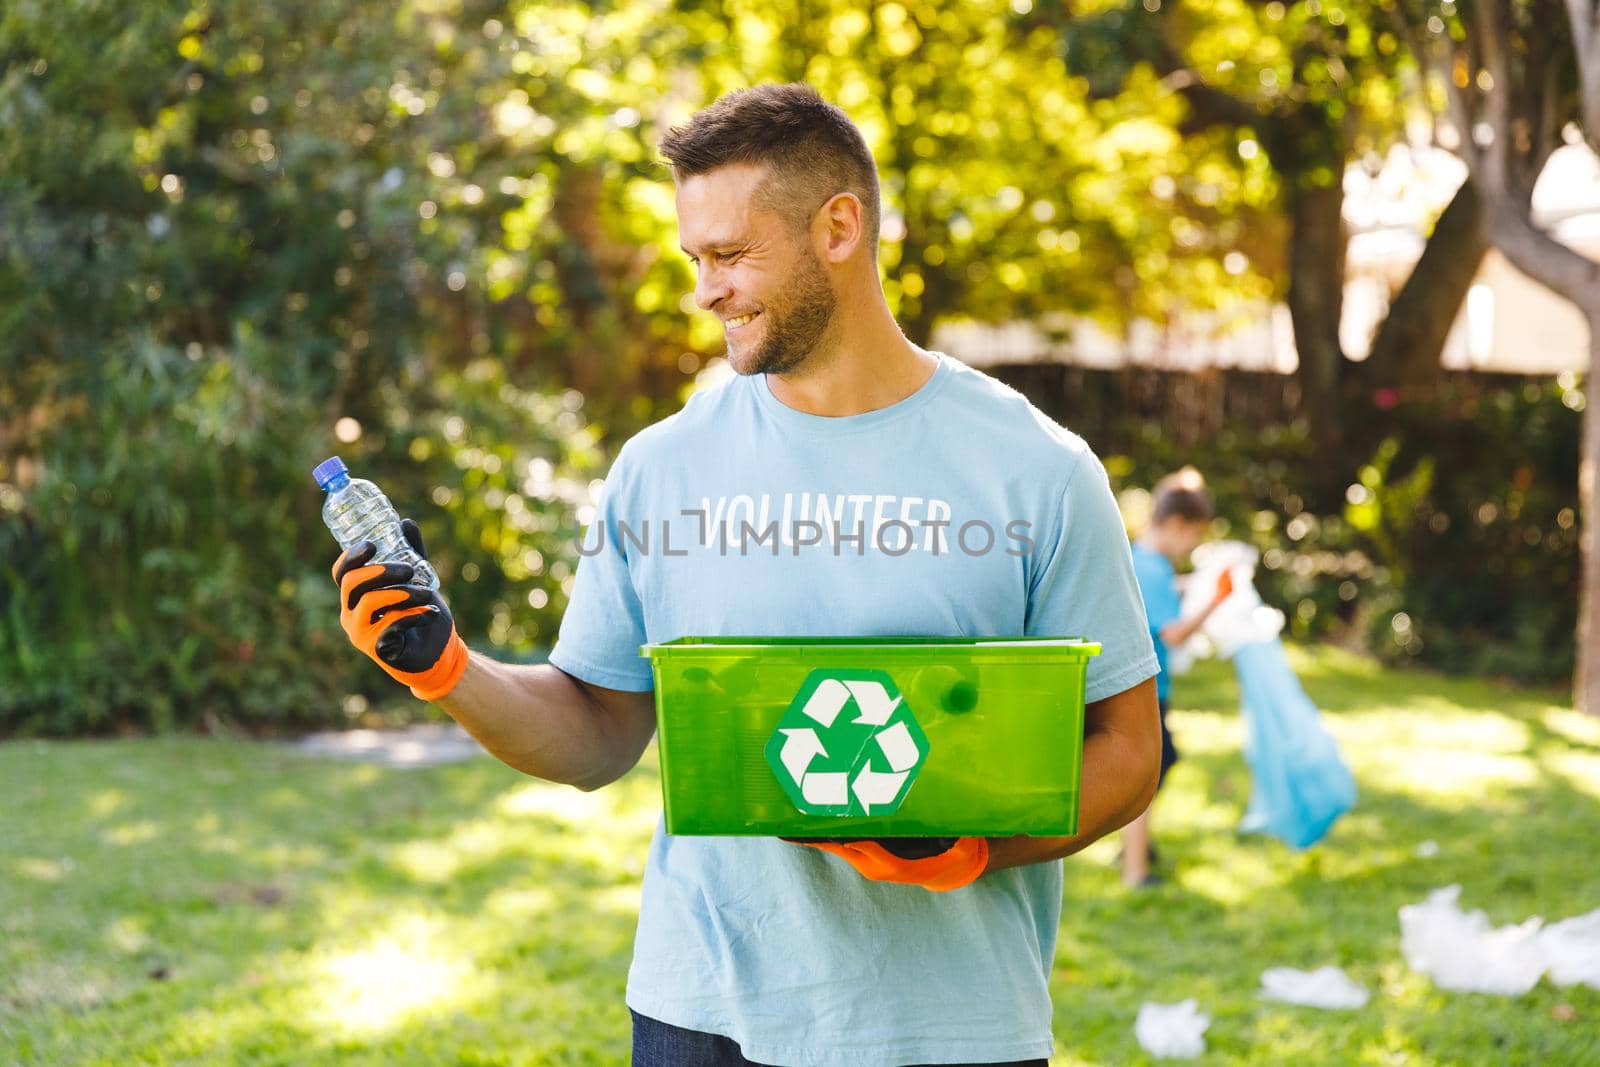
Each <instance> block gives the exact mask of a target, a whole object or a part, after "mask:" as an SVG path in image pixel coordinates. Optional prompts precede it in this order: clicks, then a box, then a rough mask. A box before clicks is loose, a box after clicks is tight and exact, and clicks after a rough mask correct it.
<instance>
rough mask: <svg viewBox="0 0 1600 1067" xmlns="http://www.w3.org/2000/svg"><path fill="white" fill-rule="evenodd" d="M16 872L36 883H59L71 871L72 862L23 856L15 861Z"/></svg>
mask: <svg viewBox="0 0 1600 1067" xmlns="http://www.w3.org/2000/svg"><path fill="white" fill-rule="evenodd" d="M14 866H15V867H16V871H17V873H18V874H19V875H21V876H22V877H24V878H31V879H33V880H34V881H36V882H59V881H60V880H61V879H62V878H64V877H66V875H67V872H68V871H70V870H72V868H73V862H72V861H71V860H70V859H66V858H62V859H58V860H50V859H42V858H40V857H37V856H24V857H22V858H21V859H19V860H17V861H16V863H15V865H14Z"/></svg>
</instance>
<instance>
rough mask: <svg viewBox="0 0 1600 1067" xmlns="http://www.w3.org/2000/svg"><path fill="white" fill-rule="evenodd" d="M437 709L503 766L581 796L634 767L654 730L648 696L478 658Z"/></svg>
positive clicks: (538, 667)
mask: <svg viewBox="0 0 1600 1067" xmlns="http://www.w3.org/2000/svg"><path fill="white" fill-rule="evenodd" d="M438 704H439V706H440V707H441V708H443V709H444V710H445V711H446V712H448V713H449V714H450V717H451V718H453V719H455V720H456V721H457V722H459V723H460V724H461V725H462V726H463V727H465V728H466V731H467V732H468V733H469V734H471V735H472V736H473V737H475V738H477V739H478V743H479V744H481V745H482V746H483V747H484V748H486V749H488V750H489V752H490V753H491V754H493V755H494V756H495V757H496V758H497V759H499V760H501V761H502V762H504V763H506V764H509V765H510V766H512V767H515V768H516V769H517V770H519V771H522V772H523V773H524V774H531V775H533V776H535V777H537V778H545V779H548V780H549V781H552V782H562V783H565V784H567V785H575V786H577V787H578V788H579V789H583V790H592V789H598V788H600V787H601V786H603V785H607V784H609V783H611V782H614V781H616V780H617V779H618V778H620V777H622V776H623V775H624V774H626V773H627V772H628V771H629V770H630V769H632V767H633V765H634V764H636V763H638V762H639V756H640V754H641V753H643V752H644V748H645V745H647V744H649V743H650V736H651V734H653V733H654V732H655V728H656V712H655V696H654V694H653V693H650V692H644V693H633V692H628V691H626V690H621V689H604V688H602V687H600V686H596V685H590V684H588V683H587V682H582V681H579V680H578V679H577V678H574V677H573V676H572V675H570V674H568V673H566V672H565V671H563V670H561V669H560V668H559V667H555V666H552V665H550V664H534V665H512V664H506V663H500V662H498V661H496V660H493V659H490V658H489V657H488V656H485V655H482V654H480V653H477V652H473V653H471V654H470V657H469V659H468V662H467V669H466V673H465V674H463V675H462V676H461V680H460V681H459V682H457V683H456V686H455V688H454V689H452V690H451V691H450V693H449V695H448V696H445V697H443V698H441V699H440V700H439V701H438Z"/></svg>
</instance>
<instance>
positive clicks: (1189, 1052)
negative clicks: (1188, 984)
mask: <svg viewBox="0 0 1600 1067" xmlns="http://www.w3.org/2000/svg"><path fill="white" fill-rule="evenodd" d="M1210 1025H1211V1016H1209V1015H1207V1014H1205V1013H1204V1012H1202V1011H1200V1010H1199V1002H1198V1001H1196V1000H1195V999H1194V998H1193V997H1190V998H1189V999H1188V1000H1183V1001H1179V1002H1178V1003H1176V1004H1155V1003H1151V1002H1150V1001H1145V1002H1144V1003H1143V1004H1141V1005H1139V1017H1138V1018H1137V1019H1135V1020H1134V1021H1133V1036H1134V1037H1136V1038H1138V1039H1139V1047H1140V1048H1142V1049H1144V1050H1145V1051H1146V1052H1148V1053H1150V1055H1152V1056H1159V1057H1163V1058H1165V1059H1174V1060H1192V1059H1194V1058H1195V1057H1196V1056H1198V1055H1200V1054H1201V1053H1203V1052H1204V1051H1205V1050H1206V1039H1205V1032H1206V1027H1208V1026H1210Z"/></svg>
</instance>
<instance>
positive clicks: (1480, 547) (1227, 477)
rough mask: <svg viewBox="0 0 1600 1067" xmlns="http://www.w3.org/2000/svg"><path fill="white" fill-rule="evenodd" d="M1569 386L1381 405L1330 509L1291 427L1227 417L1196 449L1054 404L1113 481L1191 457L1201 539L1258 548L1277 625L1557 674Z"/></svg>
mask: <svg viewBox="0 0 1600 1067" xmlns="http://www.w3.org/2000/svg"><path fill="white" fill-rule="evenodd" d="M1577 395H1578V393H1577V390H1576V388H1575V387H1574V385H1573V383H1572V382H1571V381H1570V380H1568V381H1565V382H1554V383H1544V384H1535V383H1532V382H1520V381H1516V380H1510V381H1507V382H1506V383H1505V384H1503V385H1493V384H1484V383H1483V382H1482V381H1479V382H1476V383H1472V382H1456V383H1451V384H1449V385H1447V386H1445V387H1443V388H1441V389H1440V390H1438V391H1437V393H1436V394H1435V395H1434V396H1433V397H1431V398H1429V399H1426V400H1416V401H1408V402H1401V403H1398V404H1396V405H1395V406H1393V407H1392V408H1390V409H1389V410H1387V411H1386V412H1385V418H1384V422H1383V426H1382V430H1383V433H1385V434H1386V435H1387V436H1385V437H1384V438H1383V439H1382V440H1381V441H1380V442H1379V443H1378V445H1377V446H1376V447H1375V449H1374V450H1373V452H1372V454H1371V456H1370V458H1369V459H1368V460H1367V462H1365V463H1363V464H1359V465H1358V469H1359V475H1358V478H1357V480H1356V481H1355V482H1353V483H1352V484H1351V485H1350V486H1349V487H1348V488H1347V489H1346V492H1345V504H1344V506H1343V508H1341V509H1338V510H1334V509H1333V508H1331V507H1330V508H1323V509H1320V510H1319V509H1317V508H1315V507H1313V506H1311V505H1310V504H1308V501H1307V500H1306V499H1305V497H1304V494H1305V493H1306V489H1305V486H1307V485H1308V484H1314V483H1315V482H1316V480H1317V478H1318V475H1319V473H1320V468H1321V467H1322V466H1324V465H1325V464H1326V457H1325V456H1323V455H1322V454H1321V453H1320V452H1318V451H1317V450H1316V449H1315V448H1313V447H1312V445H1311V442H1310V441H1309V439H1308V437H1307V436H1306V434H1305V432H1304V428H1303V426H1301V425H1298V424H1294V425H1289V426H1276V425H1266V426H1263V427H1260V428H1259V429H1255V430H1249V429H1243V428H1240V429H1229V430H1226V431H1224V432H1223V433H1222V434H1221V435H1219V436H1218V437H1217V438H1216V439H1215V440H1214V441H1212V442H1209V443H1208V444H1207V445H1205V446H1202V447H1199V448H1189V447H1183V446H1179V445H1177V444H1176V443H1175V442H1174V440H1173V439H1172V438H1171V437H1169V436H1167V435H1164V434H1162V433H1160V432H1159V429H1158V428H1157V427H1156V425H1155V423H1153V422H1150V421H1147V420H1137V419H1126V418H1122V417H1119V416H1115V415H1112V416H1109V417H1099V418H1097V417H1096V416H1095V415H1094V413H1093V412H1092V411H1091V410H1089V409H1088V408H1087V407H1085V408H1081V409H1079V410H1077V411H1058V414H1059V416H1060V417H1062V418H1063V419H1065V420H1066V422H1067V425H1069V426H1072V427H1073V428H1074V429H1076V430H1078V432H1080V433H1083V434H1084V436H1085V437H1087V438H1088V440H1089V441H1090V443H1091V444H1093V445H1095V447H1096V448H1098V449H1101V450H1102V452H1103V454H1105V455H1106V457H1107V459H1106V465H1107V469H1108V470H1109V471H1110V472H1111V474H1112V476H1113V481H1114V483H1115V484H1116V485H1117V486H1118V487H1119V488H1125V489H1133V488H1140V487H1144V488H1148V487H1149V486H1150V485H1151V484H1153V483H1154V481H1155V480H1156V479H1157V478H1159V477H1161V476H1162V475H1164V474H1166V473H1168V472H1169V471H1172V470H1175V469H1177V468H1178V467H1181V466H1184V465H1186V464H1192V465H1194V466H1196V467H1198V468H1199V469H1200V471H1201V472H1202V473H1203V474H1204V475H1205V476H1206V479H1207V484H1208V486H1209V488H1210V490H1211V492H1212V495H1213V497H1214V498H1215V501H1216V504H1217V509H1218V516H1219V517H1218V521H1217V523H1216V526H1215V533H1216V534H1217V535H1218V536H1225V537H1230V538H1235V539H1238V540H1243V541H1247V542H1249V543H1251V544H1253V545H1254V546H1255V547H1256V548H1258V549H1259V550H1260V551H1261V553H1262V562H1263V567H1262V569H1261V570H1260V571H1259V572H1258V587H1259V589H1260V591H1261V593H1262V596H1263V598H1264V599H1265V600H1267V601H1268V602H1269V603H1271V604H1273V605H1274V606H1276V607H1278V608H1280V609H1281V610H1283V611H1284V613H1285V615H1286V616H1287V618H1288V622H1289V628H1290V633H1291V634H1293V635H1294V636H1296V637H1299V638H1302V639H1309V638H1318V637H1335V638H1340V639H1344V640H1347V641H1349V642H1350V643H1353V644H1356V645H1360V646H1362V647H1365V648H1367V649H1369V650H1370V651H1372V652H1373V653H1375V654H1377V655H1379V656H1382V657H1384V658H1386V659H1389V660H1393V661H1417V662H1421V663H1425V664H1428V665H1430V666H1433V667H1437V668H1440V669H1443V670H1447V671H1451V672H1457V673H1485V674H1494V675H1500V676H1505V677H1510V678H1517V679H1522V680H1526V681H1534V682H1541V683H1551V682H1564V681H1565V680H1567V679H1568V678H1569V677H1570V675H1571V672H1572V668H1573V662H1574V642H1573V633H1574V632H1575V629H1576V626H1577V611H1578V597H1577V588H1578V575H1579V556H1578V532H1579V531H1578V516H1577V494H1576V489H1575V487H1576V485H1577V477H1578V472H1577V456H1578V437H1579V433H1580V421H1581V417H1580V415H1579V413H1578V412H1577V411H1576V410H1573V409H1574V407H1576V406H1577V404H1576V400H1575V398H1576V397H1577Z"/></svg>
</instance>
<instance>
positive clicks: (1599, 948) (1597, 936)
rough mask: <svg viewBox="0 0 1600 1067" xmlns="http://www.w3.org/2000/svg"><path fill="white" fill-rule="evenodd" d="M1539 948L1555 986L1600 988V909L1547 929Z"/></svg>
mask: <svg viewBox="0 0 1600 1067" xmlns="http://www.w3.org/2000/svg"><path fill="white" fill-rule="evenodd" d="M1539 949H1540V952H1541V954H1542V955H1543V957H1544V962H1545V966H1546V967H1548V968H1549V969H1550V981H1551V982H1552V983H1553V984H1555V985H1558V986H1569V985H1578V984H1580V983H1581V984H1583V985H1586V986H1588V987H1589V988H1590V989H1600V909H1596V910H1594V911H1591V912H1590V913H1589V914H1587V915H1579V916H1577V917H1576V918H1573V919H1564V920H1562V921H1561V922H1558V923H1551V924H1550V925H1549V926H1546V927H1545V928H1544V929H1543V930H1541V931H1539Z"/></svg>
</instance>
